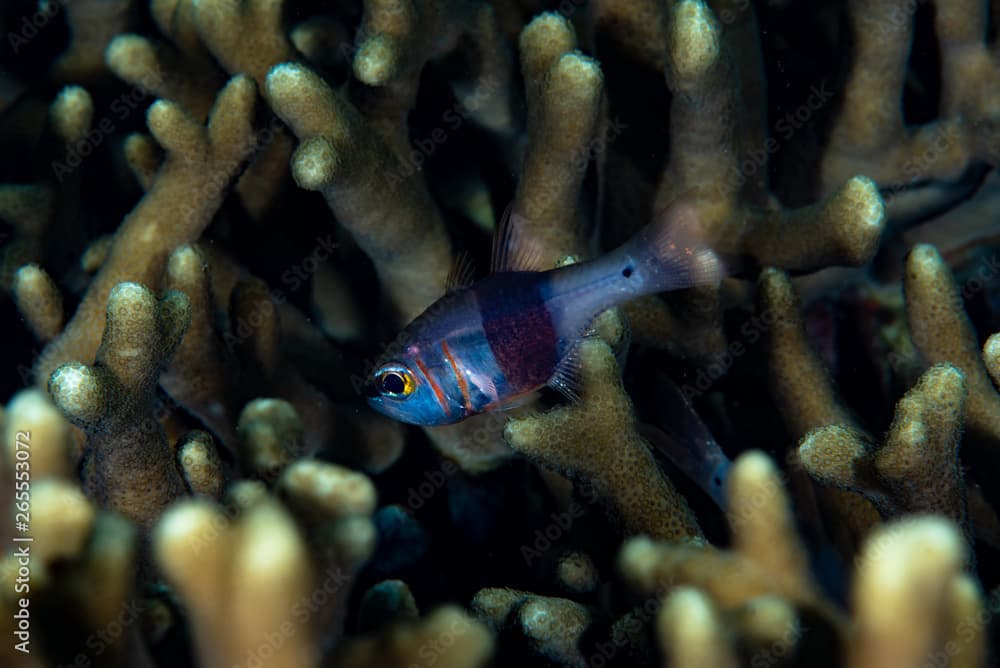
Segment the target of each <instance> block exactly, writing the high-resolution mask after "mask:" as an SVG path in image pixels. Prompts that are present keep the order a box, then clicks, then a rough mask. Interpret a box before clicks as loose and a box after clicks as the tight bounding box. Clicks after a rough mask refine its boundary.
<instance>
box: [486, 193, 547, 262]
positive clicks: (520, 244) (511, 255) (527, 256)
mask: <svg viewBox="0 0 1000 668" xmlns="http://www.w3.org/2000/svg"><path fill="white" fill-rule="evenodd" d="M527 220H528V219H527V218H525V217H524V216H522V215H520V214H518V213H516V212H515V211H514V204H513V203H511V204H509V205H508V206H507V209H506V211H504V212H503V218H501V219H500V224H499V225H498V226H497V231H496V235H495V236H494V237H493V266H492V267H491V268H492V270H493V271H494V272H498V271H543V270H544V269H545V266H544V265H543V263H542V255H541V252H540V251H539V249H538V247H537V246H535V245H533V244H532V243H531V240H530V239H529V238H528V237H527V234H526V233H525V232H526V228H527V226H526V223H527Z"/></svg>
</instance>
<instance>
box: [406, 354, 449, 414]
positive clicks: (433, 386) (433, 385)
mask: <svg viewBox="0 0 1000 668" xmlns="http://www.w3.org/2000/svg"><path fill="white" fill-rule="evenodd" d="M414 361H415V362H416V363H417V366H418V367H420V371H421V372H422V373H423V374H424V378H426V379H427V382H428V383H429V384H430V386H431V389H432V390H434V396H436V397H437V400H438V403H439V404H441V408H443V409H444V412H445V413H447V414H448V415H451V407H450V406H448V402H447V401H445V397H444V392H442V391H441V388H440V387H439V386H438V384H437V382H436V381H435V380H434V377H433V376H432V375H431V372H430V370H429V369H428V368H427V365H426V364H424V363H423V361H422V360H421V359H420V358H419V357H418V358H416V359H415V360H414Z"/></svg>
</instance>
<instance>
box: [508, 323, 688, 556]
mask: <svg viewBox="0 0 1000 668" xmlns="http://www.w3.org/2000/svg"><path fill="white" fill-rule="evenodd" d="M578 355H579V360H580V364H581V366H582V369H583V371H582V381H583V391H582V394H581V401H580V403H579V405H575V406H566V407H561V408H556V409H553V410H551V411H549V412H547V413H543V414H542V415H538V416H535V417H527V418H522V419H518V420H512V421H511V422H510V423H509V424H508V425H507V429H506V433H505V437H506V438H507V441H508V443H510V445H511V447H512V448H514V449H515V450H516V451H518V452H519V453H521V454H523V455H525V456H526V457H528V458H529V459H532V460H534V461H537V462H539V463H540V464H542V465H543V466H546V467H548V468H551V469H552V470H554V471H558V472H559V473H562V474H564V475H567V476H569V477H570V478H577V479H583V480H587V481H589V482H590V483H591V484H592V485H593V486H594V488H595V490H596V491H597V492H598V494H600V495H601V496H602V497H603V498H604V499H605V500H606V501H607V502H608V504H609V505H610V507H611V509H612V510H613V512H614V513H616V514H617V515H618V516H619V517H620V519H621V522H622V523H623V524H624V525H625V526H626V527H628V530H629V532H630V533H648V534H649V535H651V536H656V537H660V538H672V539H680V538H695V539H697V538H699V537H700V536H701V530H700V529H699V527H698V524H697V522H696V521H695V519H694V516H693V515H692V514H691V511H690V509H689V508H688V505H687V502H686V501H685V500H684V498H683V497H682V496H681V495H680V494H678V493H677V490H676V489H675V488H674V487H673V485H672V484H671V483H670V481H668V480H667V479H666V478H665V477H664V476H663V474H662V473H661V472H660V470H659V468H658V467H657V465H656V462H655V461H654V460H653V456H652V454H651V453H650V451H649V446H648V445H647V444H646V442H645V441H643V440H642V437H640V436H639V434H638V433H637V432H636V430H635V416H634V415H633V413H632V405H631V402H630V401H629V399H628V395H627V394H626V393H625V390H624V388H623V387H622V384H621V378H620V377H619V371H618V365H617V364H616V363H615V358H614V354H613V353H612V352H611V348H609V347H608V345H607V344H606V343H604V341H602V340H600V339H586V340H584V341H583V342H581V343H580V346H579V352H578Z"/></svg>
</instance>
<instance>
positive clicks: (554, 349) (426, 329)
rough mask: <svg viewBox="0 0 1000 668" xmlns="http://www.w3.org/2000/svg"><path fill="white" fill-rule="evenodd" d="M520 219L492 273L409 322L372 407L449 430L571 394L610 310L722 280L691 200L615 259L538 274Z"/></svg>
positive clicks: (374, 385) (374, 390)
mask: <svg viewBox="0 0 1000 668" xmlns="http://www.w3.org/2000/svg"><path fill="white" fill-rule="evenodd" d="M519 229H520V226H519V223H518V218H517V216H511V217H510V218H509V219H507V220H506V221H505V223H504V224H503V225H502V227H501V231H500V232H499V234H498V238H497V241H496V246H495V248H494V273H492V274H491V275H489V276H488V277H486V278H485V279H483V280H481V281H479V282H478V283H476V284H474V285H471V286H468V287H463V288H458V289H456V290H453V291H451V292H449V293H448V294H446V295H445V296H443V297H442V298H441V299H439V300H438V301H437V302H435V303H434V304H432V305H431V306H430V307H429V308H428V309H427V310H426V311H425V312H424V313H422V314H421V315H420V316H418V317H417V318H416V319H415V320H414V321H413V322H411V323H410V324H409V325H407V326H406V328H405V329H404V330H403V332H402V333H401V334H400V337H399V338H398V339H397V341H399V342H400V343H399V344H398V345H396V346H394V347H393V348H391V349H390V350H387V351H386V353H385V354H384V355H383V357H382V359H381V360H380V361H379V362H378V363H377V364H376V366H375V370H374V372H373V373H372V376H371V378H370V380H369V383H368V385H367V387H366V395H367V398H368V402H369V404H370V405H371V406H372V407H373V408H374V409H375V410H377V411H379V412H381V413H384V414H385V415H388V416H389V417H392V418H395V419H397V420H400V421H402V422H409V423H412V424H419V425H443V424H451V423H454V422H458V421H460V420H463V419H465V418H467V417H469V416H471V415H476V414H479V413H483V412H486V411H491V410H498V409H503V408H506V407H509V406H510V405H512V404H516V403H517V402H518V400H519V399H521V398H522V397H525V396H527V395H530V394H531V393H533V392H534V391H536V390H538V389H539V388H541V387H543V386H545V385H549V386H552V387H554V388H556V389H558V390H560V391H562V392H563V393H565V394H567V395H569V396H573V394H574V392H575V391H576V389H577V387H576V385H577V383H576V380H575V378H576V374H575V371H576V366H575V356H574V351H575V349H576V346H577V344H578V343H579V342H580V340H581V339H582V338H583V337H584V336H586V335H587V332H588V330H589V328H590V325H591V323H592V322H593V320H594V318H595V317H596V316H597V315H598V314H600V313H601V312H602V311H604V310H606V309H609V308H612V307H614V306H617V305H619V304H621V303H622V302H625V301H628V300H630V299H634V298H635V297H639V296H641V295H645V294H650V293H654V292H663V291H667V290H677V289H681V288H687V287H691V286H693V285H702V284H708V283H714V282H717V281H718V280H719V279H720V278H721V275H722V266H721V263H720V262H719V260H718V258H717V257H716V255H715V254H714V253H713V252H712V251H711V250H710V249H709V248H707V247H706V246H704V245H702V244H700V243H698V242H697V241H696V239H697V229H698V224H697V220H696V219H695V217H694V213H693V209H692V208H691V207H690V206H688V205H686V204H678V205H674V206H673V207H671V208H670V209H668V210H667V211H666V212H665V213H664V214H663V215H662V216H661V217H660V219H659V220H658V221H657V222H655V223H653V224H652V225H649V226H647V227H645V228H643V229H642V230H640V231H639V233H638V234H636V236H634V237H633V238H632V239H630V240H629V241H628V242H626V243H625V244H624V245H622V246H620V247H619V248H617V249H616V250H614V251H611V252H610V253H607V254H606V255H603V256H601V257H599V258H596V259H594V260H591V261H588V262H581V263H577V264H572V265H568V266H565V267H560V268H557V269H550V270H548V271H537V270H536V269H537V264H538V263H537V259H536V258H535V257H534V256H533V254H532V253H531V250H530V245H528V244H525V243H524V240H523V238H522V234H521V233H520V231H519Z"/></svg>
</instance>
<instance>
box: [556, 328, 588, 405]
mask: <svg viewBox="0 0 1000 668" xmlns="http://www.w3.org/2000/svg"><path fill="white" fill-rule="evenodd" d="M579 351H580V343H579V342H577V343H576V345H574V346H573V347H572V348H570V349H569V352H567V353H566V354H565V355H563V358H562V359H561V360H559V364H557V365H556V370H555V371H553V372H552V377H551V378H549V382H548V386H549V387H551V388H552V389H554V390H558V391H559V393H560V394H562V395H563V396H564V397H566V398H567V399H569V400H570V401H572V402H573V403H579V402H580V396H581V395H582V394H583V373H582V369H581V368H580V354H579Z"/></svg>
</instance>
